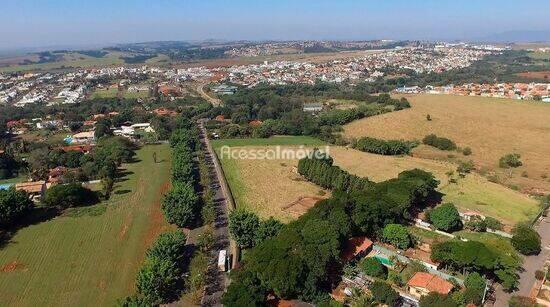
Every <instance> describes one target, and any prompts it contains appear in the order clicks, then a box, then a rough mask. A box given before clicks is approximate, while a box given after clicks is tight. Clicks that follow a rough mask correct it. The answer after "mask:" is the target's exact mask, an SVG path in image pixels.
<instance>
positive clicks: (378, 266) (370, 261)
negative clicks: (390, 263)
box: [359, 257, 388, 279]
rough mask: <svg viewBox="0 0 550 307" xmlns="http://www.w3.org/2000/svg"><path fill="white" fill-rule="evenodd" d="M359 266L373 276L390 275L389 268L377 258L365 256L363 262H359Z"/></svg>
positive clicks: (382, 276)
mask: <svg viewBox="0 0 550 307" xmlns="http://www.w3.org/2000/svg"><path fill="white" fill-rule="evenodd" d="M359 267H360V268H361V271H363V273H365V274H367V275H368V276H371V277H376V278H380V279H386V276H387V275H388V269H387V268H386V267H385V266H384V265H382V263H380V261H378V260H377V259H376V258H372V257H371V258H364V259H363V260H362V261H361V263H359Z"/></svg>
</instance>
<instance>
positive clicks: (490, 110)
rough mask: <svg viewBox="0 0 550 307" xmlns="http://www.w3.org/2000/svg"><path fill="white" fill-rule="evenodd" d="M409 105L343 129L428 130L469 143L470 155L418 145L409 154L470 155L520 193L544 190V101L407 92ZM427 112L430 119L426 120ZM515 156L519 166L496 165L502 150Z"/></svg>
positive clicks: (381, 132) (406, 133)
mask: <svg viewBox="0 0 550 307" xmlns="http://www.w3.org/2000/svg"><path fill="white" fill-rule="evenodd" d="M406 97H407V98H408V99H409V101H410V102H411V105H412V108H410V109H406V110H402V111H398V112H392V113H387V114H383V115H379V116H373V117H370V118H365V119H362V120H358V121H355V122H352V123H350V124H348V125H346V126H345V127H344V130H345V135H346V136H349V137H361V136H371V137H377V138H383V139H405V140H421V139H422V138H423V137H424V136H426V135H427V134H430V133H435V134H437V135H438V136H442V137H447V138H450V139H452V140H453V141H454V142H456V143H457V145H458V146H460V147H470V148H471V149H472V151H473V153H472V155H471V156H467V157H466V156H462V154H460V153H457V152H444V151H439V150H435V149H432V148H429V147H427V146H419V147H418V148H416V149H415V150H414V151H413V154H414V155H415V156H419V157H423V158H433V159H447V158H448V155H449V154H452V155H455V156H457V157H458V158H460V159H462V160H469V159H472V160H473V161H474V162H475V165H476V167H477V168H478V169H482V170H486V171H488V172H495V173H496V175H497V177H498V180H499V182H501V183H503V184H505V185H515V186H517V187H519V188H520V189H521V190H522V191H524V192H529V193H540V192H550V179H549V178H550V154H548V153H549V152H550V104H548V103H546V104H545V103H541V102H534V101H517V100H511V99H499V98H484V97H465V96H452V95H427V94H426V95H409V96H406ZM427 114H430V116H431V118H432V120H431V121H428V120H426V115H427ZM508 153H518V154H520V155H521V160H522V162H523V166H521V167H519V168H517V169H514V170H512V171H510V170H502V169H500V168H499V167H498V160H499V158H500V157H502V156H503V155H505V154H508Z"/></svg>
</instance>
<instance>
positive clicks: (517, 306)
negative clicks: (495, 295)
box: [508, 295, 537, 307]
mask: <svg viewBox="0 0 550 307" xmlns="http://www.w3.org/2000/svg"><path fill="white" fill-rule="evenodd" d="M508 306H509V307H535V306H537V303H536V301H535V300H534V299H532V298H530V297H526V296H519V295H514V296H512V298H511V299H510V301H509V302H508Z"/></svg>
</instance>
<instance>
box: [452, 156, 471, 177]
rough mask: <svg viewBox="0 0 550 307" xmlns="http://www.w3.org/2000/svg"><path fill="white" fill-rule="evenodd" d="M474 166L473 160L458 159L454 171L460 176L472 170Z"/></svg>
mask: <svg viewBox="0 0 550 307" xmlns="http://www.w3.org/2000/svg"><path fill="white" fill-rule="evenodd" d="M474 168H475V166H474V162H473V161H472V160H470V161H466V162H465V161H460V162H459V163H458V167H457V169H456V171H457V172H458V173H459V174H460V175H461V176H464V175H465V174H467V173H470V172H471V171H473V170H474Z"/></svg>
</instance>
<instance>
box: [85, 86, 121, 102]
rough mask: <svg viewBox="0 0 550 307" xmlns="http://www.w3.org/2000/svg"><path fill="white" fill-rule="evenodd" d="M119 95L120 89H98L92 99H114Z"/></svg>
mask: <svg viewBox="0 0 550 307" xmlns="http://www.w3.org/2000/svg"><path fill="white" fill-rule="evenodd" d="M117 95H118V89H116V88H108V89H97V90H95V92H94V93H93V94H92V97H91V98H92V99H95V98H114V97H116V96H117Z"/></svg>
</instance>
